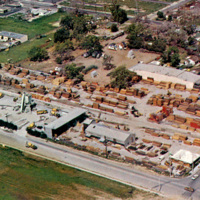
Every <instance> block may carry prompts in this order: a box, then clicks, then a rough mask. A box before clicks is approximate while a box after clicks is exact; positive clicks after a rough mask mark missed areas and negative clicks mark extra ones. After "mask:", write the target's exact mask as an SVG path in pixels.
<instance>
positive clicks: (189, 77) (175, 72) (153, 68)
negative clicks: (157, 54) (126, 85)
mask: <svg viewBox="0 0 200 200" xmlns="http://www.w3.org/2000/svg"><path fill="white" fill-rule="evenodd" d="M129 70H130V71H135V72H136V71H147V72H151V73H156V74H162V75H166V76H174V77H177V78H179V79H182V80H184V81H189V82H193V83H195V82H196V81H198V80H200V76H198V75H196V74H193V73H191V72H187V71H183V70H179V69H175V68H172V67H163V66H157V65H151V64H143V63H139V64H137V65H134V66H133V67H130V68H129Z"/></svg>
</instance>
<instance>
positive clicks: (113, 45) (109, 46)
mask: <svg viewBox="0 0 200 200" xmlns="http://www.w3.org/2000/svg"><path fill="white" fill-rule="evenodd" d="M108 49H111V50H117V45H116V44H115V43H111V44H109V45H108Z"/></svg>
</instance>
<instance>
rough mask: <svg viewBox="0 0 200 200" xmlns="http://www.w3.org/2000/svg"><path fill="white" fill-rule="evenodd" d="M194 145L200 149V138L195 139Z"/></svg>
mask: <svg viewBox="0 0 200 200" xmlns="http://www.w3.org/2000/svg"><path fill="white" fill-rule="evenodd" d="M193 145H195V146H199V147H200V139H199V138H195V139H194V140H193Z"/></svg>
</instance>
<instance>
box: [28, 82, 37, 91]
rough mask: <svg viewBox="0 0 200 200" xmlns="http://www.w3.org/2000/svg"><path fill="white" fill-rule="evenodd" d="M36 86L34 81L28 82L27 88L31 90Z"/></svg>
mask: <svg viewBox="0 0 200 200" xmlns="http://www.w3.org/2000/svg"><path fill="white" fill-rule="evenodd" d="M34 87H35V85H34V84H33V83H26V89H28V90H30V89H32V88H34Z"/></svg>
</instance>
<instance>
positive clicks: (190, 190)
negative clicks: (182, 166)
mask: <svg viewBox="0 0 200 200" xmlns="http://www.w3.org/2000/svg"><path fill="white" fill-rule="evenodd" d="M184 189H185V190H187V191H189V192H194V188H192V187H185V188H184Z"/></svg>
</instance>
